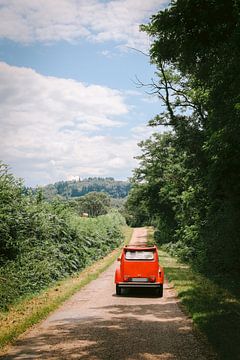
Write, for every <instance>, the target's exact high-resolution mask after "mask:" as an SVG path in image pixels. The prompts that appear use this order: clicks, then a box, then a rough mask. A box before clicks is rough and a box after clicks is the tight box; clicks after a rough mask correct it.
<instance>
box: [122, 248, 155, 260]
mask: <svg viewBox="0 0 240 360" xmlns="http://www.w3.org/2000/svg"><path fill="white" fill-rule="evenodd" d="M125 259H126V260H153V259H154V252H153V251H139V250H137V251H129V250H127V251H126V253H125Z"/></svg>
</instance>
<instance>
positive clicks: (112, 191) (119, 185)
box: [42, 177, 130, 200]
mask: <svg viewBox="0 0 240 360" xmlns="http://www.w3.org/2000/svg"><path fill="white" fill-rule="evenodd" d="M42 189H43V193H44V197H45V198H47V199H49V200H50V199H52V198H53V197H55V196H60V197H62V198H63V199H69V198H75V197H80V196H84V195H86V194H88V193H89V192H93V191H97V192H105V193H107V194H109V195H110V196H111V197H113V198H124V197H126V196H127V195H128V193H129V190H130V183H129V182H127V181H120V180H115V179H114V178H112V177H107V178H100V177H98V178H97V177H93V178H87V179H83V180H81V179H79V180H73V181H59V182H56V183H55V184H50V185H46V186H44V187H42Z"/></svg>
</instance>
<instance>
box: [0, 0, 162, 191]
mask: <svg viewBox="0 0 240 360" xmlns="http://www.w3.org/2000/svg"><path fill="white" fill-rule="evenodd" d="M165 6H166V1H164V0H112V1H100V0H88V1H87V0H49V1H48V2H46V1H45V0H0V17H1V24H0V102H1V114H0V130H1V135H2V136H1V139H2V141H1V144H0V152H1V155H0V158H1V159H2V161H3V162H4V163H7V164H9V166H10V168H11V170H12V172H13V173H14V174H15V175H16V176H17V177H21V178H23V179H24V180H25V183H26V185H28V186H35V185H37V184H38V185H44V184H48V183H53V182H56V181H59V180H70V179H73V178H76V177H80V178H85V177H88V176H103V177H104V176H113V177H115V178H116V179H126V178H127V177H129V176H131V170H132V169H133V168H134V167H135V166H136V164H137V163H136V160H135V159H134V156H136V155H137V154H138V153H139V149H138V147H137V143H138V142H139V141H140V140H142V139H144V138H146V137H148V136H149V135H150V133H151V131H152V130H151V129H150V128H149V127H147V126H146V125H147V122H148V120H150V119H151V118H152V117H153V116H154V115H156V114H157V113H159V112H160V111H161V104H160V102H159V100H158V99H157V98H153V97H150V96H149V95H147V94H146V93H145V90H146V89H142V88H137V87H136V84H135V83H134V80H135V76H137V77H138V78H140V79H141V81H142V82H144V83H148V82H149V81H150V80H151V78H152V77H153V75H154V70H155V69H154V67H153V66H152V65H150V64H149V59H148V57H146V56H144V55H142V54H141V53H140V52H137V51H134V50H133V49H132V48H136V49H139V50H141V51H144V52H148V49H149V39H148V37H147V36H146V34H144V33H141V32H139V30H138V28H139V25H140V24H142V23H146V22H148V21H149V18H150V16H151V15H152V14H155V13H156V12H157V11H158V10H160V9H162V8H164V7H165Z"/></svg>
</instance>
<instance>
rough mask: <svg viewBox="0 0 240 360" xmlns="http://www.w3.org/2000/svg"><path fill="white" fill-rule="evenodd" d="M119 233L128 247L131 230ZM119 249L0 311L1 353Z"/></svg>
mask: <svg viewBox="0 0 240 360" xmlns="http://www.w3.org/2000/svg"><path fill="white" fill-rule="evenodd" d="M122 231H123V234H124V244H128V243H129V241H130V239H131V236H132V231H133V229H132V228H129V227H128V226H124V227H123V228H122ZM121 248H122V245H121V247H119V248H117V249H115V250H113V251H112V252H111V253H110V254H109V255H107V256H106V257H104V258H103V259H101V260H98V261H97V262H95V263H94V264H92V265H91V266H89V267H87V268H86V269H84V270H83V271H81V272H80V273H77V274H75V275H74V276H72V277H69V278H66V279H64V280H61V281H58V282H57V283H55V284H54V286H51V287H49V288H48V289H46V290H44V291H41V292H40V293H38V294H37V295H34V296H28V297H27V298H25V299H24V300H22V301H21V302H19V303H18V304H15V305H13V306H12V307H10V309H9V310H8V311H7V312H0V349H1V352H2V353H3V352H5V351H7V347H8V345H10V344H11V343H13V341H14V340H15V339H16V338H17V337H18V336H19V335H20V334H22V333H23V332H25V331H26V330H27V329H28V328H30V327H31V326H32V325H34V324H36V323H38V322H39V321H41V320H43V319H44V318H46V317H47V315H48V314H49V313H50V312H52V311H54V310H56V309H57V308H58V307H59V306H60V305H61V304H62V303H63V302H64V301H66V300H67V299H68V298H70V297H71V296H72V295H73V294H75V293H76V292H77V291H78V290H80V289H81V288H82V287H83V286H85V285H87V284H88V283H89V282H90V281H92V280H94V279H96V278H97V277H98V276H99V275H100V274H101V273H102V272H103V271H105V270H106V269H107V268H108V267H109V266H110V265H111V264H112V263H113V262H114V261H115V260H116V258H117V256H118V255H119V252H120V249H121Z"/></svg>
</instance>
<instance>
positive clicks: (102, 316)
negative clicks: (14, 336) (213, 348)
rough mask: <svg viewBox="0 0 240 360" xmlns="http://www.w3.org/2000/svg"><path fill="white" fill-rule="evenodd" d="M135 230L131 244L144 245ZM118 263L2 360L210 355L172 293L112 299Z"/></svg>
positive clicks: (183, 359)
mask: <svg viewBox="0 0 240 360" xmlns="http://www.w3.org/2000/svg"><path fill="white" fill-rule="evenodd" d="M145 236H146V230H145V229H135V231H134V234H133V238H132V243H136V242H144V241H145ZM116 266H117V263H115V264H113V265H112V266H111V267H110V268H109V269H108V270H107V271H105V272H104V273H103V274H102V275H100V277H99V278H98V279H97V280H94V281H92V282H91V283H90V284H89V285H87V286H86V287H85V288H83V289H82V290H81V291H79V292H78V293H77V294H75V295H74V296H73V297H72V298H71V299H70V300H69V301H67V302H66V303H65V304H64V305H63V306H61V307H60V308H59V309H58V310H57V311H56V312H54V313H53V314H52V315H50V316H49V317H48V318H47V319H46V320H45V321H43V322H42V323H40V324H39V325H37V326H36V327H35V328H33V329H32V330H30V331H28V332H27V333H25V334H24V335H23V336H22V337H21V338H20V339H19V340H18V341H17V343H16V345H15V346H14V347H12V348H11V349H10V351H9V354H8V355H7V356H5V357H1V359H84V360H85V359H91V360H121V359H124V360H135V359H139V360H145V359H149V360H153V359H158V360H173V359H178V360H187V359H189V360H190V359H191V360H193V359H194V360H204V359H205V360H206V359H210V358H211V357H210V355H209V354H207V353H206V352H205V347H204V345H203V344H202V343H201V341H200V340H198V339H197V337H196V336H195V332H194V331H193V329H192V323H191V321H190V320H189V319H187V317H186V316H185V315H184V314H183V313H182V311H181V310H180V308H179V306H178V300H177V298H176V296H175V293H174V290H173V289H172V288H170V287H169V286H168V285H165V289H164V297H163V298H158V297H156V296H155V295H154V293H150V292H149V290H148V291H147V289H146V290H145V289H144V290H141V291H137V290H134V291H133V290H132V291H131V292H130V291H128V292H127V291H126V293H125V294H124V295H123V296H116V295H115V286H114V283H113V278H114V271H115V268H116Z"/></svg>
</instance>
